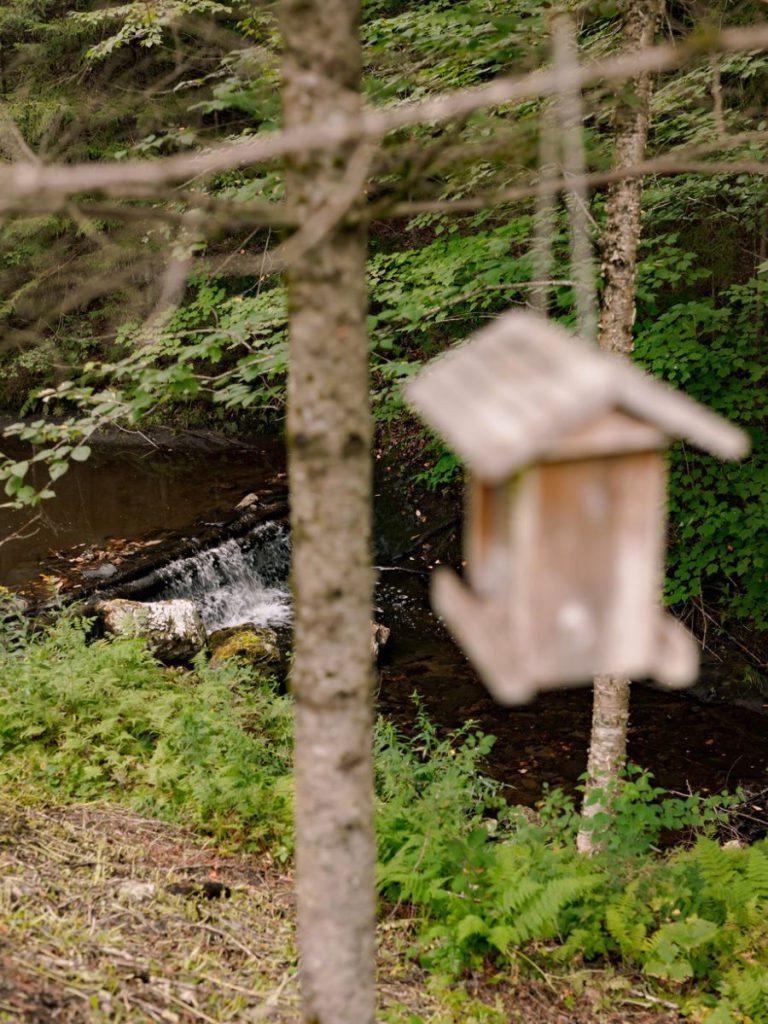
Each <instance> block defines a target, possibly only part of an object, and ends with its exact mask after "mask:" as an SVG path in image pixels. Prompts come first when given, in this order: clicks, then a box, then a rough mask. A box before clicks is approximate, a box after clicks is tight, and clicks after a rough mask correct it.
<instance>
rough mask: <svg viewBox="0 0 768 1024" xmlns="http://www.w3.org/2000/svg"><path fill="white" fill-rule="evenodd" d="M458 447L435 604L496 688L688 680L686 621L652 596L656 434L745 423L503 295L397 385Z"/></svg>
mask: <svg viewBox="0 0 768 1024" xmlns="http://www.w3.org/2000/svg"><path fill="white" fill-rule="evenodd" d="M406 397H407V401H408V402H409V404H410V405H411V406H412V407H413V408H414V409H415V411H416V412H417V413H418V414H419V415H420V416H421V417H422V418H423V419H424V420H425V421H426V423H427V424H428V425H429V426H430V427H432V428H433V429H434V430H435V431H436V432H437V433H438V434H439V435H440V437H441V438H442V439H443V440H444V441H445V442H446V444H447V445H448V447H449V448H451V449H452V450H453V451H454V452H455V453H456V454H457V455H458V456H459V457H460V458H461V459H462V461H463V462H464V463H465V465H466V468H467V471H468V484H467V508H466V517H465V531H466V532H465V558H466V579H465V581H462V580H460V579H459V577H458V576H457V575H456V574H455V573H453V572H451V571H450V570H448V569H442V570H438V571H437V572H436V573H435V576H434V579H433V594H432V596H433V605H434V606H435V609H436V611H437V612H438V614H439V615H441V616H442V618H443V619H444V620H445V622H446V624H447V626H448V628H449V629H450V630H451V632H452V633H453V634H454V636H455V638H456V640H457V641H458V642H459V644H460V645H461V646H462V648H463V649H464V651H465V653H466V654H467V656H468V657H469V658H470V660H471V661H472V662H473V663H474V664H475V666H476V668H477V669H478V671H479V672H480V674H481V676H482V677H483V679H484V681H485V683H486V685H487V686H488V688H489V689H490V691H491V692H492V694H493V695H494V697H495V698H496V699H497V700H499V701H500V702H501V703H506V704H512V703H519V702H521V701H524V700H526V699H529V698H530V697H531V696H532V694H533V693H535V692H536V691H537V690H541V689H547V688H551V687H555V686H562V685H566V684H576V683H583V682H587V681H589V680H590V679H591V677H592V676H593V675H596V674H602V673H609V674H615V675H621V676H628V677H630V678H633V679H641V678H645V677H653V678H655V679H657V680H658V681H659V682H661V683H664V684H666V685H668V686H685V685H687V684H689V683H691V682H692V681H693V680H694V678H695V675H696V671H697V666H698V647H697V644H696V642H695V641H694V639H693V637H691V636H690V635H689V633H688V632H687V631H686V630H685V629H684V628H683V626H682V625H681V624H680V623H679V622H677V621H676V620H675V619H674V618H672V617H671V616H670V615H668V614H667V613H666V612H665V611H664V610H663V609H662V606H661V592H662V584H663V576H664V551H665V536H666V522H665V515H666V487H667V471H666V458H665V450H666V448H667V447H668V445H669V443H670V441H671V440H673V439H675V438H683V439H685V440H686V441H689V442H691V443H692V444H694V445H696V446H697V447H699V448H702V449H704V450H705V451H708V452H711V453H712V454H714V455H717V456H719V457H720V458H724V459H737V458H740V457H742V456H743V455H744V454H745V453H746V452H747V449H748V441H747V437H746V435H745V434H744V433H743V432H742V431H741V430H739V429H738V428H737V427H735V426H733V425H732V424H731V423H728V422H727V421H726V420H724V419H722V418H721V417H720V416H718V415H716V414H715V413H713V412H712V411H711V410H709V409H707V408H705V407H704V406H702V405H700V404H699V403H698V402H695V401H693V400H692V399H690V398H688V397H687V396H686V395H684V394H682V393H680V392H677V391H674V390H673V389H671V388H670V387H668V386H667V385H665V384H663V383H661V382H660V381H658V380H656V379H654V378H652V377H649V376H648V375H647V374H645V373H644V372H643V371H641V370H639V369H638V368H637V367H635V366H633V365H632V364H631V363H630V362H629V361H628V360H626V359H625V358H624V357H620V356H615V355H610V354H607V353H604V352H601V351H600V350H599V349H597V348H596V347H595V346H593V345H590V344H588V343H587V342H585V341H583V340H582V339H579V338H577V337H574V336H572V335H570V334H569V333H568V332H566V331H565V330H563V329H562V328H560V327H558V326H556V325H554V324H552V323H550V322H549V321H547V320H545V319H544V318H542V317H539V316H535V315H532V314H529V313H524V312H517V311H512V312H509V313H506V314H505V315H503V316H501V317H499V318H498V319H497V320H496V321H495V322H494V323H493V324H491V325H490V326H489V327H487V328H485V329H484V330H482V331H480V332H479V333H478V334H476V335H475V336H474V337H472V338H470V339H469V340H468V341H467V342H465V343H464V344H462V345H460V346H458V347H457V348H455V349H453V350H452V351H450V352H449V353H447V354H446V355H444V356H441V357H440V358H438V359H436V360H434V362H432V363H431V364H430V365H429V366H427V367H426V368H425V369H424V370H423V371H422V372H421V373H420V374H418V375H417V376H416V377H414V378H413V379H412V380H411V381H410V382H409V384H408V385H407V387H406Z"/></svg>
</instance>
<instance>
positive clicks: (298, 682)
mask: <svg viewBox="0 0 768 1024" xmlns="http://www.w3.org/2000/svg"><path fill="white" fill-rule="evenodd" d="M358 14H359V12H358V4H357V3H356V2H354V0H281V5H280V17H281V28H282V34H283V40H284V63H283V72H284V83H283V90H284V112H285V124H286V127H287V128H289V129H290V128H295V127H297V126H300V125H302V124H305V123H308V122H311V121H314V122H316V123H317V122H321V123H322V122H323V121H324V120H331V119H333V118H334V117H338V116H355V115H356V114H357V113H358V111H359V110H360V107H361V97H360V78H361V55H360V45H359V37H358ZM350 156H351V154H350V152H343V153H335V154H334V153H322V154H317V153H304V154H301V155H299V156H298V157H296V158H294V159H293V160H291V162H290V164H289V166H288V167H287V190H288V198H289V202H290V203H292V204H293V205H294V206H295V207H296V209H297V210H298V212H299V223H303V224H306V223H307V222H308V221H309V220H310V219H311V218H313V217H314V218H315V219H316V220H318V221H322V220H323V218H324V214H322V213H321V214H320V215H319V217H318V211H321V210H323V209H325V211H326V213H327V211H328V209H329V206H328V203H329V200H330V199H331V198H332V197H335V198H334V200H333V201H334V203H337V202H338V191H339V189H340V188H343V187H344V182H345V181H346V180H347V178H345V171H346V170H347V168H348V165H349V159H350ZM343 206H344V204H342V207H343ZM320 234H321V238H320V240H319V241H315V244H313V246H312V248H311V249H309V251H306V252H305V253H304V254H303V255H299V256H298V258H297V259H296V260H295V261H294V262H293V265H292V266H291V267H290V269H289V272H288V291H289V305H290V350H289V381H288V444H289V476H290V485H291V517H292V530H293V590H294V597H295V641H294V661H293V668H292V672H291V685H292V689H293V694H294V698H295V742H296V775H295V784H296V847H297V849H296V858H297V860H296V893H297V903H298V945H299V955H300V983H301V994H302V1009H303V1016H304V1020H305V1021H311V1022H313V1024H368V1022H370V1021H372V1020H373V1013H374V925H375V895H374V866H375V843H374V834H373V821H372V807H373V785H372V752H371V748H372V719H373V709H372V664H371V609H372V589H373V570H372V559H371V543H370V534H371V442H372V430H371V417H370V410H369V398H368V340H367V335H366V295H365V257H366V237H365V231H364V230H363V229H362V228H361V227H359V226H350V225H349V224H348V223H343V222H341V223H336V224H335V225H333V224H332V226H331V227H330V229H329V228H328V225H327V224H326V226H325V228H324V229H323V231H322V232H321V233H320Z"/></svg>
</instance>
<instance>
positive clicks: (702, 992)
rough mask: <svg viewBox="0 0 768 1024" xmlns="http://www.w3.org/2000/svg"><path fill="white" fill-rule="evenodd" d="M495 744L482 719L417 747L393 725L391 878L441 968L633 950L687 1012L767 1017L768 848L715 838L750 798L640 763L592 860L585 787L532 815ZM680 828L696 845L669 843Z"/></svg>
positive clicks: (380, 767)
mask: <svg viewBox="0 0 768 1024" xmlns="http://www.w3.org/2000/svg"><path fill="white" fill-rule="evenodd" d="M462 741H463V745H462ZM490 742H491V741H490V740H489V738H488V737H483V736H480V735H478V734H476V733H474V732H473V731H472V730H471V728H470V727H467V728H466V729H465V730H463V731H462V732H461V733H459V734H454V735H452V736H450V737H448V738H447V739H444V740H439V739H438V738H437V736H436V734H435V732H434V729H433V728H432V727H431V726H430V725H429V724H428V723H427V722H426V721H425V720H424V719H423V717H422V719H421V721H420V728H419V734H418V736H417V738H416V741H415V743H414V744H413V745H406V744H405V743H404V742H403V741H402V740H401V739H399V738H398V737H397V735H396V734H395V733H394V731H393V730H391V729H387V730H384V731H380V733H379V751H378V754H377V779H378V793H379V801H380V803H379V813H378V831H379V858H380V866H379V884H380V887H381V890H382V892H383V893H384V894H385V895H386V896H387V897H388V898H389V899H391V900H397V901H404V902H408V903H411V904H413V905H414V906H415V907H417V908H418V909H419V910H420V911H421V913H422V915H423V929H422V935H421V956H422V960H423V962H424V963H425V964H426V965H428V966H430V967H432V968H435V969H438V970H440V971H443V972H445V971H447V972H449V973H457V972H459V971H461V970H463V969H465V968H467V967H471V966H479V965H480V964H481V963H482V961H483V960H485V959H486V958H488V957H491V958H493V959H496V960H499V961H502V962H503V961H504V960H505V959H506V958H508V957H511V958H514V957H515V956H516V955H517V951H525V953H524V957H525V959H526V960H527V959H528V958H529V957H536V958H539V959H540V960H545V961H546V960H548V961H553V962H555V963H557V964H571V963H572V962H573V961H574V960H592V959H595V958H597V957H610V958H619V959H621V960H623V961H624V962H626V963H628V964H630V965H632V966H634V967H637V968H639V969H641V970H642V971H643V972H644V973H645V974H647V975H648V976H649V978H653V979H657V981H658V982H659V983H660V984H662V985H663V986H664V987H665V989H667V990H668V991H671V992H672V994H677V995H678V996H679V998H680V1002H681V1005H682V1006H683V1008H685V1007H699V1008H702V1007H703V1008H704V1009H713V1008H716V1015H713V1016H711V1020H712V1022H713V1024H715V1022H716V1021H717V1022H721V1024H723V1022H726V1021H734V1022H735V1021H737V1020H741V1017H740V1016H739V1014H749V1015H750V1016H751V1018H752V1019H754V1020H755V1021H761V1020H766V1019H768V1017H766V1016H761V1013H762V1012H763V1011H762V1009H760V1008H761V1007H762V1006H763V1005H764V1004H765V993H766V988H765V979H766V977H768V973H766V972H768V925H766V922H765V916H766V911H768V888H767V887H766V883H767V882H768V843H766V842H761V843H758V844H757V845H755V846H753V847H752V848H751V849H723V848H721V847H720V845H719V844H718V843H717V842H716V841H715V840H714V839H713V838H710V837H708V835H707V833H708V832H712V831H713V828H714V825H715V823H716V822H717V820H718V818H719V817H720V816H721V815H722V813H723V809H726V810H727V807H728V806H729V804H730V803H732V802H733V800H734V799H735V798H727V797H725V796H722V795H721V796H720V797H707V798H703V797H698V796H691V797H687V798H676V797H673V796H669V795H668V794H665V793H664V791H663V790H661V789H659V788H658V787H656V786H654V785H653V784H652V779H651V777H650V776H649V775H648V774H647V773H644V772H641V771H640V770H639V769H632V770H630V771H629V772H628V773H627V774H626V775H625V777H624V779H623V780H622V782H621V784H620V786H619V788H618V791H617V792H616V794H614V795H613V805H614V807H615V812H616V816H615V818H614V819H613V820H612V822H611V824H610V828H609V829H608V828H606V824H607V823H606V822H605V821H603V820H601V817H600V816H599V815H598V816H596V818H595V821H594V825H595V827H597V828H599V829H601V832H602V834H601V838H602V839H603V840H604V845H603V850H602V852H601V853H600V854H599V855H598V856H596V857H592V858H585V857H583V856H581V855H580V854H579V853H577V851H576V847H575V834H576V831H577V829H578V827H579V825H580V824H581V821H580V817H579V815H578V813H577V810H576V807H575V804H574V801H573V799H572V798H570V797H567V796H565V795H564V794H563V793H561V792H559V791H555V792H553V793H549V794H548V795H547V796H546V798H545V800H544V801H543V803H542V805H541V807H540V811H539V813H538V815H533V814H532V813H531V812H526V811H525V810H524V809H522V808H516V807H511V806H508V805H507V804H506V803H505V802H504V801H503V800H502V799H501V797H500V794H499V789H498V787H497V786H496V785H494V784H493V783H490V782H488V781H487V780H485V779H483V777H482V775H481V774H479V773H478V768H479V762H480V760H481V758H482V756H483V755H484V753H485V752H487V750H488V749H489V745H490ZM669 828H672V829H676V830H690V831H691V833H692V835H693V836H694V838H695V842H694V843H693V845H691V846H689V847H682V848H681V847H678V848H675V849H673V850H671V851H670V852H667V853H660V852H658V850H657V849H656V844H657V843H658V840H659V837H660V834H661V832H662V830H664V829H669ZM755 1007H757V1012H756V1011H755ZM734 1014H735V1016H733V1015H734Z"/></svg>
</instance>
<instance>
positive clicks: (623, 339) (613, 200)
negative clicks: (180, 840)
mask: <svg viewBox="0 0 768 1024" xmlns="http://www.w3.org/2000/svg"><path fill="white" fill-rule="evenodd" d="M662 4H663V0H625V5H624V11H623V13H624V37H625V40H626V43H627V48H628V49H632V50H639V49H641V48H643V47H645V46H649V45H650V44H651V42H652V41H653V36H654V34H655V31H656V26H657V24H658V21H659V19H660V17H661V10H662ZM632 92H633V95H632V96H631V97H623V98H622V100H621V101H620V102H619V105H618V108H617V111H616V117H615V131H616V161H615V162H616V166H618V167H625V166H632V165H633V164H636V163H639V162H640V161H641V160H642V159H643V158H644V156H645V148H646V142H647V139H648V128H649V125H650V119H651V92H652V82H651V78H650V76H648V75H643V76H642V77H640V78H638V79H636V80H635V82H634V83H633V90H632ZM642 199H643V182H642V179H641V178H637V179H631V180H626V181H620V182H617V183H616V184H615V185H614V186H613V187H612V188H611V190H610V192H609V195H608V201H607V203H606V219H605V229H604V233H603V282H604V285H603V296H602V303H601V308H600V326H599V332H598V337H599V343H600V347H601V348H603V349H606V350H607V351H610V352H622V353H624V354H627V355H628V354H629V353H630V352H631V351H632V327H633V324H634V321H635V274H636V267H637V246H638V242H639V240H640V218H641V211H642ZM628 725H629V680H628V679H621V678H618V677H616V676H598V677H596V679H595V682H594V696H593V705H592V733H591V736H590V742H589V761H588V765H587V789H586V793H585V797H584V806H583V816H584V817H585V818H591V817H594V816H595V815H596V814H598V813H599V812H600V811H603V810H605V809H606V808H605V807H604V806H602V804H601V802H600V801H599V800H595V798H594V796H595V790H596V789H600V790H603V791H604V792H608V793H609V792H610V789H611V786H612V785H614V784H615V782H616V779H617V776H618V773H619V771H620V769H621V767H622V766H623V764H624V760H625V758H626V751H627V728H628ZM577 845H578V848H579V850H580V851H581V852H582V853H593V852H594V851H595V850H596V849H597V848H598V847H599V836H598V835H596V834H595V832H594V831H592V830H591V829H590V828H588V827H585V828H582V829H581V830H580V832H579V835H578V839H577Z"/></svg>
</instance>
